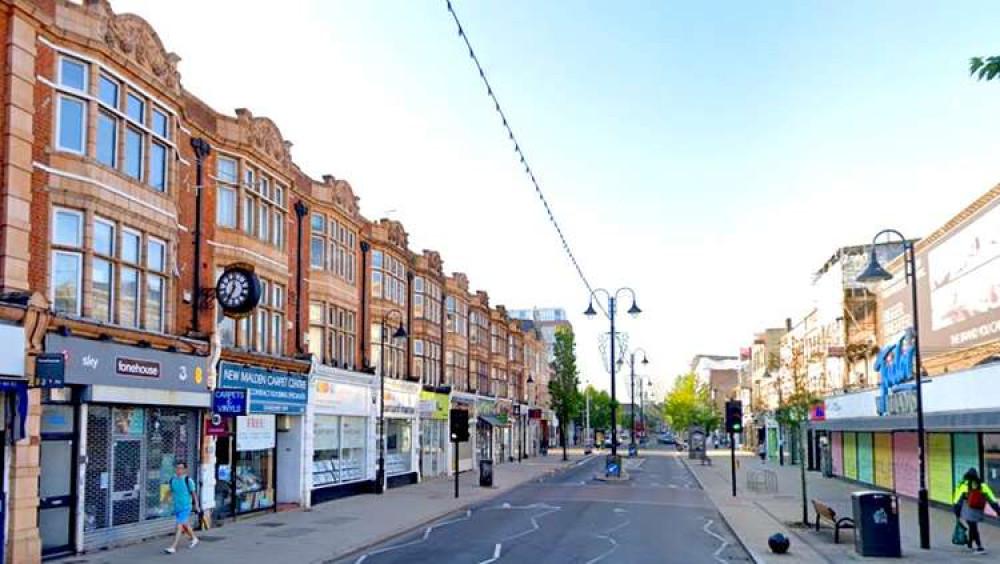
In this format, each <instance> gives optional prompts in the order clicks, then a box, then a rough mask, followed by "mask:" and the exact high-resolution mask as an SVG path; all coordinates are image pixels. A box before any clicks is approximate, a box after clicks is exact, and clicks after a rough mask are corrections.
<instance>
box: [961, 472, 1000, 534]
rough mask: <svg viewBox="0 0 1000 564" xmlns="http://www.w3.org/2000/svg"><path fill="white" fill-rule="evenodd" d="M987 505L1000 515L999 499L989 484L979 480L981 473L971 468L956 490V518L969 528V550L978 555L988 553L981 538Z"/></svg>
mask: <svg viewBox="0 0 1000 564" xmlns="http://www.w3.org/2000/svg"><path fill="white" fill-rule="evenodd" d="M987 503H988V504H989V505H990V507H992V508H993V511H996V512H997V513H998V514H1000V504H998V503H997V498H996V496H995V495H993V490H991V489H990V486H989V484H986V483H984V482H983V481H982V480H981V479H980V478H979V472H977V471H976V469H975V468H969V470H968V472H966V473H965V476H963V477H962V481H961V482H960V483H959V484H958V486H957V487H956V488H955V507H954V511H955V518H956V519H959V523H961V521H962V520H964V521H965V523H966V526H968V528H969V535H968V540H967V541H966V546H967V547H968V550H970V551H972V550H975V552H976V553H977V554H985V553H986V551H985V549H983V541H982V539H981V538H980V537H979V523H980V522H982V521H983V518H984V510H985V509H986V504H987ZM973 543H975V545H976V547H975V549H973V547H972V545H973Z"/></svg>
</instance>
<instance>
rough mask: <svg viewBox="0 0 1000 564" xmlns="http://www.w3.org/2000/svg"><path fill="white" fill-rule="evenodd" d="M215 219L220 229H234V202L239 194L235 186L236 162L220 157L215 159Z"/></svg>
mask: <svg viewBox="0 0 1000 564" xmlns="http://www.w3.org/2000/svg"><path fill="white" fill-rule="evenodd" d="M215 166H216V172H215V178H216V180H217V181H218V190H217V191H216V201H215V217H216V222H217V223H218V224H219V226H220V227H229V228H233V229H234V228H236V202H237V194H238V193H239V192H238V190H239V188H238V186H237V184H236V166H237V165H236V161H235V160H233V159H230V158H228V157H222V156H220V157H219V158H218V159H216V165H215Z"/></svg>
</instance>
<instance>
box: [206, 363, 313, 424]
mask: <svg viewBox="0 0 1000 564" xmlns="http://www.w3.org/2000/svg"><path fill="white" fill-rule="evenodd" d="M219 387H221V388H242V389H246V390H252V393H251V394H250V407H249V412H250V413H289V414H298V415H300V414H303V413H305V411H306V403H307V401H308V399H309V377H308V376H304V375H301V374H293V373H290V372H283V371H280V370H267V369H264V368H258V367H256V366H244V365H242V364H235V363H232V362H221V363H219Z"/></svg>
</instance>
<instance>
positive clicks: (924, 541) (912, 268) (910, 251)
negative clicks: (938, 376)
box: [858, 229, 931, 550]
mask: <svg viewBox="0 0 1000 564" xmlns="http://www.w3.org/2000/svg"><path fill="white" fill-rule="evenodd" d="M882 235H895V236H896V237H899V239H900V240H901V241H902V245H903V260H904V276H905V277H906V284H907V285H908V286H909V287H910V301H911V302H912V306H913V310H912V311H913V334H912V337H913V359H914V364H913V371H914V375H913V379H914V381H915V382H916V384H917V457H918V458H919V460H920V483H919V488H920V489H919V490H917V521H918V523H919V526H920V548H922V549H925V550H926V549H930V547H931V529H930V507H929V503H928V500H927V462H926V458H925V455H924V442H925V441H926V437H925V436H924V397H923V386H922V385H921V380H922V379H923V373H924V370H923V366H922V365H921V363H920V325H919V319H920V315H919V312H918V310H917V255H916V251H915V250H914V248H913V242H912V241H910V240H909V239H907V238H906V237H903V234H902V233H900V232H899V231H896V230H895V229H883V230H882V231H879V232H878V233H876V234H875V237H873V238H872V250H871V256H870V258H869V261H868V266H867V267H866V268H865V270H864V272H862V273H861V274H860V275H859V276H858V281H859V282H882V281H885V280H891V279H892V273H890V272H889V271H888V270H886V269H885V268H883V267H882V265H881V264H879V261H878V256H877V255H876V252H875V251H876V249H877V248H878V247H877V245H876V241H877V240H878V238H879V237H881V236H882Z"/></svg>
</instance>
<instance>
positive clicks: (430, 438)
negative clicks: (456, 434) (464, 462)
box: [420, 389, 452, 478]
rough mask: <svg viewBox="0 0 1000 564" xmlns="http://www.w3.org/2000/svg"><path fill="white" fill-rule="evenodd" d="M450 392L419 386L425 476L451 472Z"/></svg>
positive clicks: (423, 470)
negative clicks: (420, 387)
mask: <svg viewBox="0 0 1000 564" xmlns="http://www.w3.org/2000/svg"><path fill="white" fill-rule="evenodd" d="M449 405H450V404H449V399H448V393H442V392H441V391H439V390H428V389H424V390H420V475H421V476H422V477H424V478H429V477H434V476H446V475H448V474H449V473H451V471H452V468H451V465H450V464H449V461H450V460H451V443H450V438H449V435H448V431H449V430H448V406H449Z"/></svg>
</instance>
